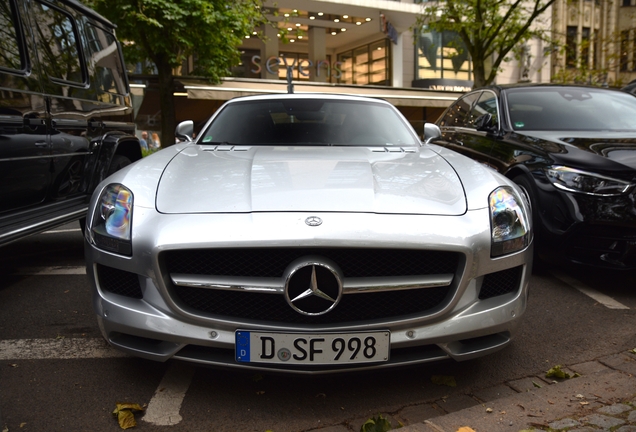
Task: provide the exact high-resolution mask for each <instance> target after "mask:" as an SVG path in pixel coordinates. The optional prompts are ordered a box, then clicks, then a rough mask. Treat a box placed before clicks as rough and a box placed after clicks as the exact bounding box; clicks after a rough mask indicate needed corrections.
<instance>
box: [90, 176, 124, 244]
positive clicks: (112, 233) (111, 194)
mask: <svg viewBox="0 0 636 432" xmlns="http://www.w3.org/2000/svg"><path fill="white" fill-rule="evenodd" d="M132 210H133V194H132V192H131V191H130V189H128V188H126V187H125V186H122V185H120V184H110V185H108V186H106V187H105V188H104V190H103V191H102V193H101V195H100V197H99V199H98V200H97V204H96V208H95V211H94V212H93V220H92V223H91V231H90V241H91V242H92V243H93V244H94V245H95V246H97V247H98V248H100V249H104V250H107V251H111V252H114V253H118V254H122V255H128V256H130V255H132V242H131V232H130V230H131V222H132Z"/></svg>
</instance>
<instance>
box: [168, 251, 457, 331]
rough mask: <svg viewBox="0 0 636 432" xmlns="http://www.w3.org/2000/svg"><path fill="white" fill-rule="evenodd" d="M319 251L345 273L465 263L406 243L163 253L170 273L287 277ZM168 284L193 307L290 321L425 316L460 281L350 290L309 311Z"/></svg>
mask: <svg viewBox="0 0 636 432" xmlns="http://www.w3.org/2000/svg"><path fill="white" fill-rule="evenodd" d="M316 255H319V256H321V257H325V258H328V259H330V260H332V261H333V262H335V263H336V264H337V265H338V266H339V267H340V269H341V270H342V273H343V275H344V277H345V278H374V277H383V278H387V277H388V278H390V277H399V276H422V275H438V274H453V275H455V274H458V266H459V265H460V254H457V253H454V252H439V251H421V250H404V249H344V248H276V249H216V250H186V251H167V252H164V253H163V254H162V257H161V259H162V262H164V263H165V266H166V268H167V270H168V273H179V274H195V275H212V276H229V277H232V276H235V277H239V276H240V277H280V278H282V277H283V275H284V272H285V270H286V268H287V267H288V266H289V264H290V263H291V262H293V261H294V260H296V259H299V258H301V257H304V256H316ZM167 285H168V286H169V287H170V292H171V295H172V296H173V299H174V300H175V302H177V303H178V304H179V305H180V306H181V307H184V308H185V309H187V310H188V311H190V312H191V313H195V314H203V315H205V316H213V317H215V318H220V319H223V318H231V319H238V320H243V319H245V320H250V321H251V320H255V321H262V322H272V323H289V324H342V323H351V322H360V321H365V320H378V319H380V320H381V319H387V320H388V319H397V318H399V317H406V316H408V315H418V316H422V315H425V314H430V313H433V312H434V311H437V310H439V309H441V308H442V307H443V306H444V305H445V304H446V302H447V301H449V300H450V298H451V297H452V295H451V294H452V292H454V290H455V287H456V284H455V282H453V283H451V284H450V286H443V287H435V288H415V289H404V290H395V291H390V290H389V291H379V292H367V293H356V294H348V295H343V296H342V299H341V301H340V303H338V304H337V306H336V307H335V308H334V309H333V310H331V311H330V312H328V313H326V314H323V315H312V316H309V315H303V314H300V313H298V312H296V311H294V310H293V309H292V308H291V307H290V305H289V304H287V301H286V300H285V297H284V296H283V295H280V294H267V293H255V292H249V291H227V290H217V289H206V288H196V287H187V286H173V285H172V284H171V283H168V284H167Z"/></svg>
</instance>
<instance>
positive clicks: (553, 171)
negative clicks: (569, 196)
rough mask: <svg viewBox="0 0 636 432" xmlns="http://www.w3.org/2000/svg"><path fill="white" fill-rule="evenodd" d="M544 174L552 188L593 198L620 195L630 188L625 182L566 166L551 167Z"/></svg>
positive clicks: (630, 185)
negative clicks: (592, 196)
mask: <svg viewBox="0 0 636 432" xmlns="http://www.w3.org/2000/svg"><path fill="white" fill-rule="evenodd" d="M545 174H546V176H548V179H549V180H550V182H551V183H552V184H553V185H554V187H556V188H558V189H562V190H566V191H569V192H578V193H584V194H587V195H595V196H616V195H622V194H624V193H625V192H627V191H628V190H629V189H631V188H632V186H633V185H632V184H631V183H629V182H626V181H622V180H617V179H613V178H610V177H605V176H602V175H599V174H594V173H590V172H585V171H580V170H577V169H574V168H568V167H566V166H552V167H549V168H546V169H545Z"/></svg>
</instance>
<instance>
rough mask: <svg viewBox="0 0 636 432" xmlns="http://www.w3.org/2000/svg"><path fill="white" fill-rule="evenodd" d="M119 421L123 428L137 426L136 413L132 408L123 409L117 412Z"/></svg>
mask: <svg viewBox="0 0 636 432" xmlns="http://www.w3.org/2000/svg"><path fill="white" fill-rule="evenodd" d="M117 422H118V423H119V427H120V428H122V429H130V428H132V427H135V426H137V422H136V421H135V415H134V414H133V413H132V411H130V410H121V411H119V412H118V413H117Z"/></svg>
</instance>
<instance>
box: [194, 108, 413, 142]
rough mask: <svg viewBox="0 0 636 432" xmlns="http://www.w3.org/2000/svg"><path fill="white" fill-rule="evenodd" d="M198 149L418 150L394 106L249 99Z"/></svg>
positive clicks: (224, 115) (224, 116)
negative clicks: (228, 146)
mask: <svg viewBox="0 0 636 432" xmlns="http://www.w3.org/2000/svg"><path fill="white" fill-rule="evenodd" d="M197 142H198V143H199V144H212V143H215V144H216V143H226V144H232V145H284V146H289V145H323V146H414V145H420V141H419V139H418V137H417V136H416V135H415V134H414V132H413V131H412V129H411V128H410V126H408V124H407V123H406V122H405V121H404V120H403V119H402V118H401V117H400V116H399V115H398V113H397V112H396V111H395V110H394V109H393V108H392V107H390V106H387V105H385V104H382V103H376V102H373V101H369V102H366V101H348V100H334V99H309V98H308V99H277V100H272V99H270V100H262V101H255V100H246V101H240V102H235V103H231V104H229V105H227V106H226V107H225V108H224V109H223V110H222V111H221V112H220V113H219V114H218V116H217V117H216V118H215V119H214V121H213V122H212V124H211V125H210V126H209V127H208V128H207V129H206V130H205V131H204V132H203V134H201V136H200V137H199V140H198V141H197Z"/></svg>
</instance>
